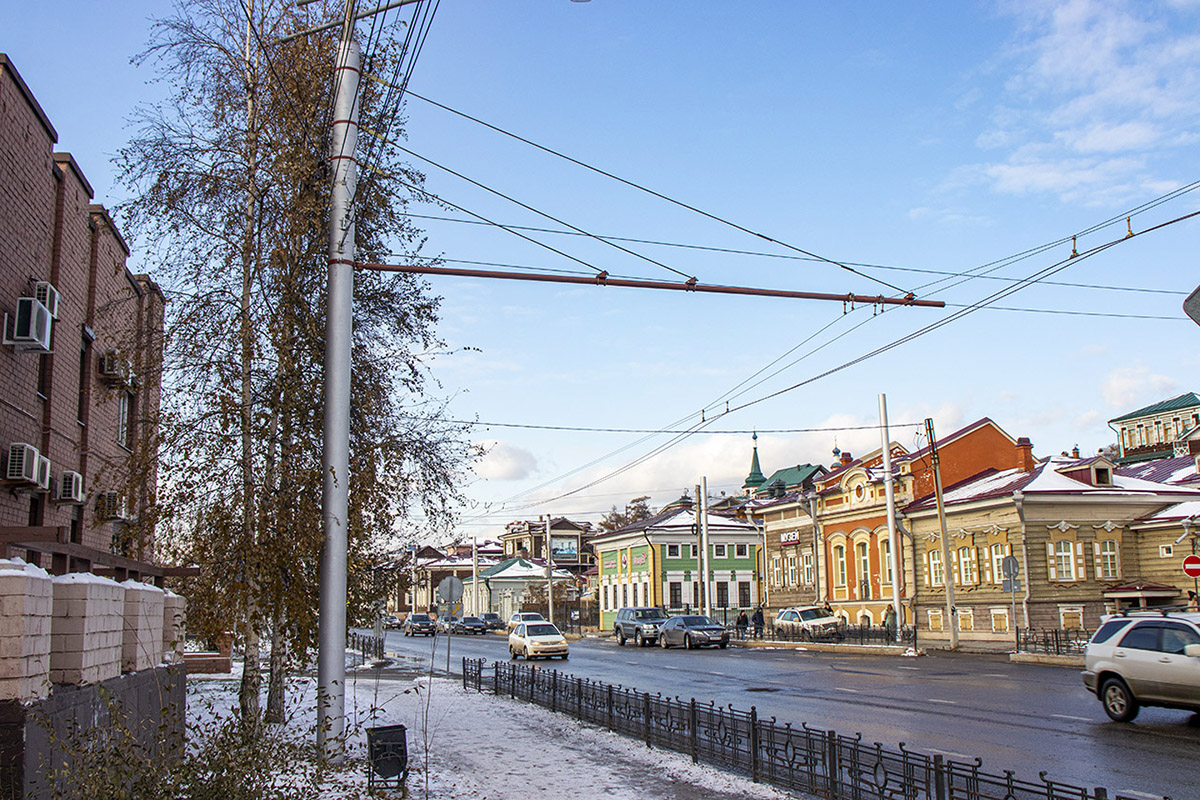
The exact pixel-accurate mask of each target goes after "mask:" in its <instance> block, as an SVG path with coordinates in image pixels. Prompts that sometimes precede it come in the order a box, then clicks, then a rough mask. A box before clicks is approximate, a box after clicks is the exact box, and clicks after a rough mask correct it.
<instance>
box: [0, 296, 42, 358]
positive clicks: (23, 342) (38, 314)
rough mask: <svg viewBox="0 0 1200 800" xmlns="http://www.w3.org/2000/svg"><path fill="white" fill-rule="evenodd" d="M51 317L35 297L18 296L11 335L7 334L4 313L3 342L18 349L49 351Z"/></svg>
mask: <svg viewBox="0 0 1200 800" xmlns="http://www.w3.org/2000/svg"><path fill="white" fill-rule="evenodd" d="M52 322H53V317H52V316H51V315H50V311H49V310H48V309H47V308H46V306H44V305H42V303H41V301H40V300H38V299H37V298H36V297H18V298H17V314H16V318H15V321H14V323H13V331H12V336H11V337H10V336H9V335H8V314H5V315H4V344H7V345H11V346H12V347H14V348H15V349H16V350H18V351H26V352H38V353H49V352H50V329H51V323H52Z"/></svg>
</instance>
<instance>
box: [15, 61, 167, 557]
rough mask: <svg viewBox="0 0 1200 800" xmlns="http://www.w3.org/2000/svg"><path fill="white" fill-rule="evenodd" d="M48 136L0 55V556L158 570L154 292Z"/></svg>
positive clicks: (157, 314) (158, 329)
mask: <svg viewBox="0 0 1200 800" xmlns="http://www.w3.org/2000/svg"><path fill="white" fill-rule="evenodd" d="M80 91H90V90H89V89H87V88H86V87H84V86H83V84H80ZM81 134H86V132H81ZM57 141H58V134H57V132H56V131H55V129H54V127H53V126H52V125H51V124H50V120H49V119H48V118H47V117H46V114H45V112H44V111H43V110H42V108H41V106H40V105H39V104H38V102H37V100H36V99H35V98H34V96H33V93H32V92H31V91H30V90H29V87H28V86H26V85H25V82H24V80H22V78H21V76H20V74H19V73H18V72H17V70H16V67H14V66H13V64H12V62H11V61H9V59H8V58H7V56H4V55H3V54H0V314H2V315H3V316H2V319H3V324H4V331H3V344H2V345H0V375H3V380H2V381H0V452H2V453H3V459H2V461H3V463H2V465H0V469H2V470H3V472H2V473H0V478H2V479H3V483H4V488H5V489H6V491H3V492H0V557H4V556H6V555H8V556H21V557H22V558H25V559H26V560H28V561H31V562H33V563H35V564H39V565H40V566H42V567H44V568H46V569H48V570H51V571H53V572H60V573H61V572H67V571H88V570H93V571H96V572H102V573H106V574H108V575H110V576H115V577H117V578H121V579H123V578H126V577H143V578H146V577H154V578H162V577H163V575H164V569H163V568H161V567H158V566H156V565H155V564H154V561H155V551H154V545H155V541H154V533H155V526H154V511H155V503H156V481H157V456H156V452H155V449H154V448H155V444H154V443H155V439H156V432H157V425H158V418H159V392H160V372H161V368H162V333H163V304H164V299H163V294H162V292H161V290H160V289H159V287H158V286H157V285H155V283H154V281H152V280H151V279H150V278H149V277H148V276H146V275H134V274H133V273H131V272H130V271H129V269H128V268H127V266H126V259H127V258H128V257H129V247H128V245H127V244H126V243H125V240H124V239H123V238H122V237H121V234H120V232H119V231H118V230H117V227H116V225H115V224H114V223H113V220H112V218H111V217H110V216H109V213H108V211H107V210H106V209H105V208H104V207H103V206H100V205H95V204H93V203H92V202H91V200H92V196H93V191H92V187H91V185H90V184H89V183H88V181H87V178H85V177H84V175H83V171H82V170H81V169H80V167H79V165H78V164H76V163H75V160H74V159H73V158H72V157H71V156H70V154H68V153H56V152H54V146H55V144H56V143H57Z"/></svg>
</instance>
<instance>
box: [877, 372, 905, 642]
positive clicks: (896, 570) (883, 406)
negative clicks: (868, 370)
mask: <svg viewBox="0 0 1200 800" xmlns="http://www.w3.org/2000/svg"><path fill="white" fill-rule="evenodd" d="M879 424H880V427H881V429H880V434H881V435H882V436H883V489H884V495H885V496H886V498H887V525H888V555H889V560H890V561H891V562H892V564H891V566H892V614H893V615H894V616H895V620H896V643H897V644H899V643H900V641H901V638H902V633H901V630H902V628H903V627H904V609H903V608H901V607H900V543H899V539H900V537H899V535H898V534H897V533H896V492H895V489H894V487H893V485H892V442H891V434H890V433H889V432H888V416H887V395H885V394H880V395H879ZM881 577H882V576H881Z"/></svg>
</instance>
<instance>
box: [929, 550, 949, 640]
mask: <svg viewBox="0 0 1200 800" xmlns="http://www.w3.org/2000/svg"><path fill="white" fill-rule="evenodd" d="M929 582H930V583H931V584H932V585H934V586H943V585H945V583H946V568H945V565H943V564H942V554H941V552H939V551H937V550H930V551H929ZM938 630H941V629H940V628H939V629H938Z"/></svg>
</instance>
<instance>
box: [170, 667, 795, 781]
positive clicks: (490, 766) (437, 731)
mask: <svg viewBox="0 0 1200 800" xmlns="http://www.w3.org/2000/svg"><path fill="white" fill-rule="evenodd" d="M188 691H189V718H191V717H192V715H193V712H192V706H193V705H194V704H193V702H192V701H193V699H194V698H195V699H200V698H205V699H207V700H211V701H213V703H214V704H215V705H216V706H222V705H226V704H227V705H226V707H230V708H231V707H232V706H233V704H235V703H236V694H237V683H236V681H230V680H229V679H228V678H226V679H225V680H223V681H222V680H212V679H210V677H209V676H196V677H193V678H190V679H189V681H188ZM314 694H315V682H314V681H312V680H297V681H295V682H294V683H293V688H292V694H291V697H290V698H289V703H288V705H289V707H291V708H293V709H294V712H293V714H292V716H291V721H290V723H289V728H292V729H296V730H301V729H302V730H306V731H311V730H313V722H314V721H315V716H316V713H315V703H314ZM197 707H198V708H199V707H200V704H197ZM346 719H347V727H348V731H349V732H350V740H349V750H348V752H349V754H350V755H351V757H352V758H354V759H355V760H356V761H357V765H356V769H357V770H358V772H359V774H361V775H362V783H365V782H366V772H365V765H363V762H362V759H363V758H364V757H365V734H364V733H363V731H364V729H365V728H367V727H371V726H375V725H393V724H397V723H401V724H403V725H405V726H407V728H408V752H409V769H410V771H409V776H408V781H407V786H408V797H410V798H427V797H428V798H438V799H439V800H454V799H457V798H472V800H537V799H538V798H559V797H563V796H565V795H569V796H571V797H575V798H585V799H586V798H593V797H597V798H600V797H638V798H647V799H650V800H654V799H657V798H661V799H662V800H694V798H696V797H697V796H700V794H701V793H703V795H704V796H705V798H706V800H721V799H722V798H729V799H730V800H733V798H764V799H767V798H788V797H793V795H789V794H787V793H786V792H782V791H780V790H777V789H774V788H771V787H767V786H763V785H760V784H755V783H752V782H751V781H750V780H749V779H748V778H743V777H741V776H737V775H732V774H728V773H724V772H721V771H719V770H716V769H713V768H711V767H708V766H705V765H698V764H693V763H692V762H691V759H689V758H688V757H686V756H683V755H680V754H678V753H672V752H668V751H663V750H652V749H649V748H647V747H646V745H645V744H644V743H641V742H638V741H635V740H633V739H629V738H625V737H622V736H619V735H617V734H614V733H611V732H609V731H607V730H604V729H601V728H596V727H592V726H589V725H586V724H583V723H580V722H578V721H576V720H573V719H571V718H569V717H566V716H562V715H558V714H554V713H553V712H550V711H547V710H545V709H543V708H540V707H538V706H533V705H529V704H526V703H523V702H521V701H519V700H510V699H508V698H504V697H495V696H492V695H489V694H480V693H476V692H474V691H469V690H464V689H463V688H462V683H461V682H459V681H455V680H451V679H447V678H433V679H432V680H430V679H429V678H428V676H423V675H422V676H416V677H413V676H411V675H410V676H403V675H396V674H389V673H388V672H386V671H382V672H381V671H379V670H359V671H352V672H348V674H347V691H346ZM342 777H343V780H344V779H345V777H346V776H342ZM427 781H428V783H427ZM355 782H356V783H357V781H355ZM426 786H428V790H426Z"/></svg>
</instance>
